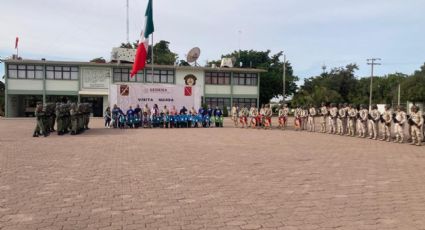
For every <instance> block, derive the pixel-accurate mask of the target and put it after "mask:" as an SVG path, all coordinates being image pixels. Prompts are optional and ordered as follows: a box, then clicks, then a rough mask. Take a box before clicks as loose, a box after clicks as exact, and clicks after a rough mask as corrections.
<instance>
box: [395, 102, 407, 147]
mask: <svg viewBox="0 0 425 230" xmlns="http://www.w3.org/2000/svg"><path fill="white" fill-rule="evenodd" d="M393 122H394V133H395V140H394V143H396V142H399V143H403V142H404V124H405V123H406V112H404V110H403V108H402V107H401V106H397V111H396V112H395V114H393Z"/></svg>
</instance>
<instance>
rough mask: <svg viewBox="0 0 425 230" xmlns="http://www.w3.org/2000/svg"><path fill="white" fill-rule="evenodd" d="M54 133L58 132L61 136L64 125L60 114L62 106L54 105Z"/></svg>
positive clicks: (59, 104)
mask: <svg viewBox="0 0 425 230" xmlns="http://www.w3.org/2000/svg"><path fill="white" fill-rule="evenodd" d="M55 114H56V131H57V132H58V135H63V134H64V132H63V125H64V119H63V113H62V104H61V103H59V102H58V103H56V111H55Z"/></svg>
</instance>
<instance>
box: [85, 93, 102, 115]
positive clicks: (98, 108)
mask: <svg viewBox="0 0 425 230" xmlns="http://www.w3.org/2000/svg"><path fill="white" fill-rule="evenodd" d="M81 103H91V104H92V113H93V117H102V116H103V97H101V96H100V97H96V96H93V97H81Z"/></svg>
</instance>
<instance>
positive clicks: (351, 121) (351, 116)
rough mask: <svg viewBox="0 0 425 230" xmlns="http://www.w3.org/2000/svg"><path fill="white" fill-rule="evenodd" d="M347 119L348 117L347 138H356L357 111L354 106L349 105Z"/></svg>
mask: <svg viewBox="0 0 425 230" xmlns="http://www.w3.org/2000/svg"><path fill="white" fill-rule="evenodd" d="M347 117H348V125H347V130H348V131H347V136H352V137H354V135H355V133H356V132H355V131H356V130H355V128H354V126H355V124H356V117H357V109H356V108H354V107H353V105H351V104H350V105H348V112H347Z"/></svg>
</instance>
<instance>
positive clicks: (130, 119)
mask: <svg viewBox="0 0 425 230" xmlns="http://www.w3.org/2000/svg"><path fill="white" fill-rule="evenodd" d="M126 115H127V125H128V126H129V127H130V128H133V127H134V110H133V108H132V107H131V106H130V108H129V109H128V110H127V114H126Z"/></svg>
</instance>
